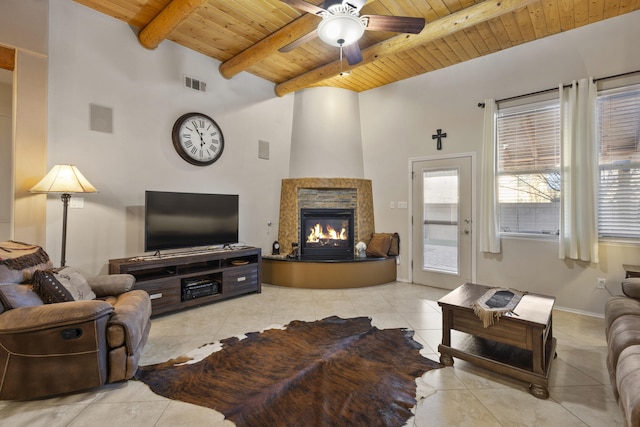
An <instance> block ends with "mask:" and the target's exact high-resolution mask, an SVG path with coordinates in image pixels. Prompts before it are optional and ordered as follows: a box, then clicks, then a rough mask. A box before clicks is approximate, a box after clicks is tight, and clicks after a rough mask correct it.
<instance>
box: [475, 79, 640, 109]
mask: <svg viewBox="0 0 640 427" xmlns="http://www.w3.org/2000/svg"><path fill="white" fill-rule="evenodd" d="M637 73H640V70H636V71H629V72H627V73H621V74H616V75H613V76H607V77H598V78H597V79H593V82H594V83H595V82H599V81H600V80H610V79H616V78H618V77H625V76H629V75H631V74H637ZM569 86H571V83H565V84H563V85H562V87H569ZM555 90H558V88H557V87H554V88H551V89H544V90H539V91H536V92H531V93H525V94H524V95H516V96H511V97H509V98H503V99H498V100H496V104H499V103H500V102H506V101H513V100H514V99H520V98H526V97H528V96H533V95H541V94H543V93H549V92H553V91H555ZM478 107H480V108H484V102H478Z"/></svg>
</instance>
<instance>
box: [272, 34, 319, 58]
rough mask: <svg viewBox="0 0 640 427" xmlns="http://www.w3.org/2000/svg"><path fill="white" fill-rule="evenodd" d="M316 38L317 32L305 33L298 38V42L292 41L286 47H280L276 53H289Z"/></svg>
mask: <svg viewBox="0 0 640 427" xmlns="http://www.w3.org/2000/svg"><path fill="white" fill-rule="evenodd" d="M316 37H318V31H317V30H313V31H311V32H310V33H307V34H305V35H304V36H302V37H300V38H299V39H298V40H294V41H292V42H291V43H289V44H288V45H286V46H282V47H281V48H280V49H278V52H282V53H286V52H291V51H292V50H293V49H296V48H298V47H300V46H302V45H303V44H305V43H307V42H310V41H311V40H313V39H315V38H316Z"/></svg>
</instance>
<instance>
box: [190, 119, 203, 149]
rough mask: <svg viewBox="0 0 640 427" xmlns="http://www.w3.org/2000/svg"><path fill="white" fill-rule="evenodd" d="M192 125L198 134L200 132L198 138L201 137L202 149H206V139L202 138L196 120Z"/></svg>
mask: <svg viewBox="0 0 640 427" xmlns="http://www.w3.org/2000/svg"><path fill="white" fill-rule="evenodd" d="M191 123H193V127H194V128H195V129H196V132H198V136H199V137H200V147H204V138H202V133H200V129H198V125H197V124H196V122H195V120H193V121H192V122H191Z"/></svg>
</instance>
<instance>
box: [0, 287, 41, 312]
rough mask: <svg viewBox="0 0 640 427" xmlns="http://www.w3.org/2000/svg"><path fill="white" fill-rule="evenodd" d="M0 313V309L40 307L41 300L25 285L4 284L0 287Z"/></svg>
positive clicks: (0, 310)
mask: <svg viewBox="0 0 640 427" xmlns="http://www.w3.org/2000/svg"><path fill="white" fill-rule="evenodd" d="M0 302H1V303H2V307H0V313H2V311H3V310H2V308H3V307H4V309H5V310H11V309H12V308H19V307H31V306H35V305H42V300H41V299H40V298H39V297H38V294H36V293H35V292H33V291H32V290H31V289H30V288H29V286H27V285H16V284H6V285H0Z"/></svg>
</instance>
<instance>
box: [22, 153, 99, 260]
mask: <svg viewBox="0 0 640 427" xmlns="http://www.w3.org/2000/svg"><path fill="white" fill-rule="evenodd" d="M29 191H30V192H32V193H61V195H60V198H61V199H62V205H63V211H62V255H61V261H60V267H64V266H65V262H66V260H65V253H66V251H67V208H68V207H69V200H70V199H71V194H70V193H96V192H97V191H98V190H96V188H95V187H94V186H93V185H91V183H90V182H89V181H87V179H86V178H85V177H84V176H83V175H82V174H81V173H80V171H79V170H78V168H76V167H75V166H73V165H55V166H54V167H53V168H51V170H50V171H49V173H48V174H47V175H46V176H45V177H44V178H42V179H41V180H40V182H38V183H37V184H36V185H34V186H33V187H32V188H31V189H30V190H29Z"/></svg>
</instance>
